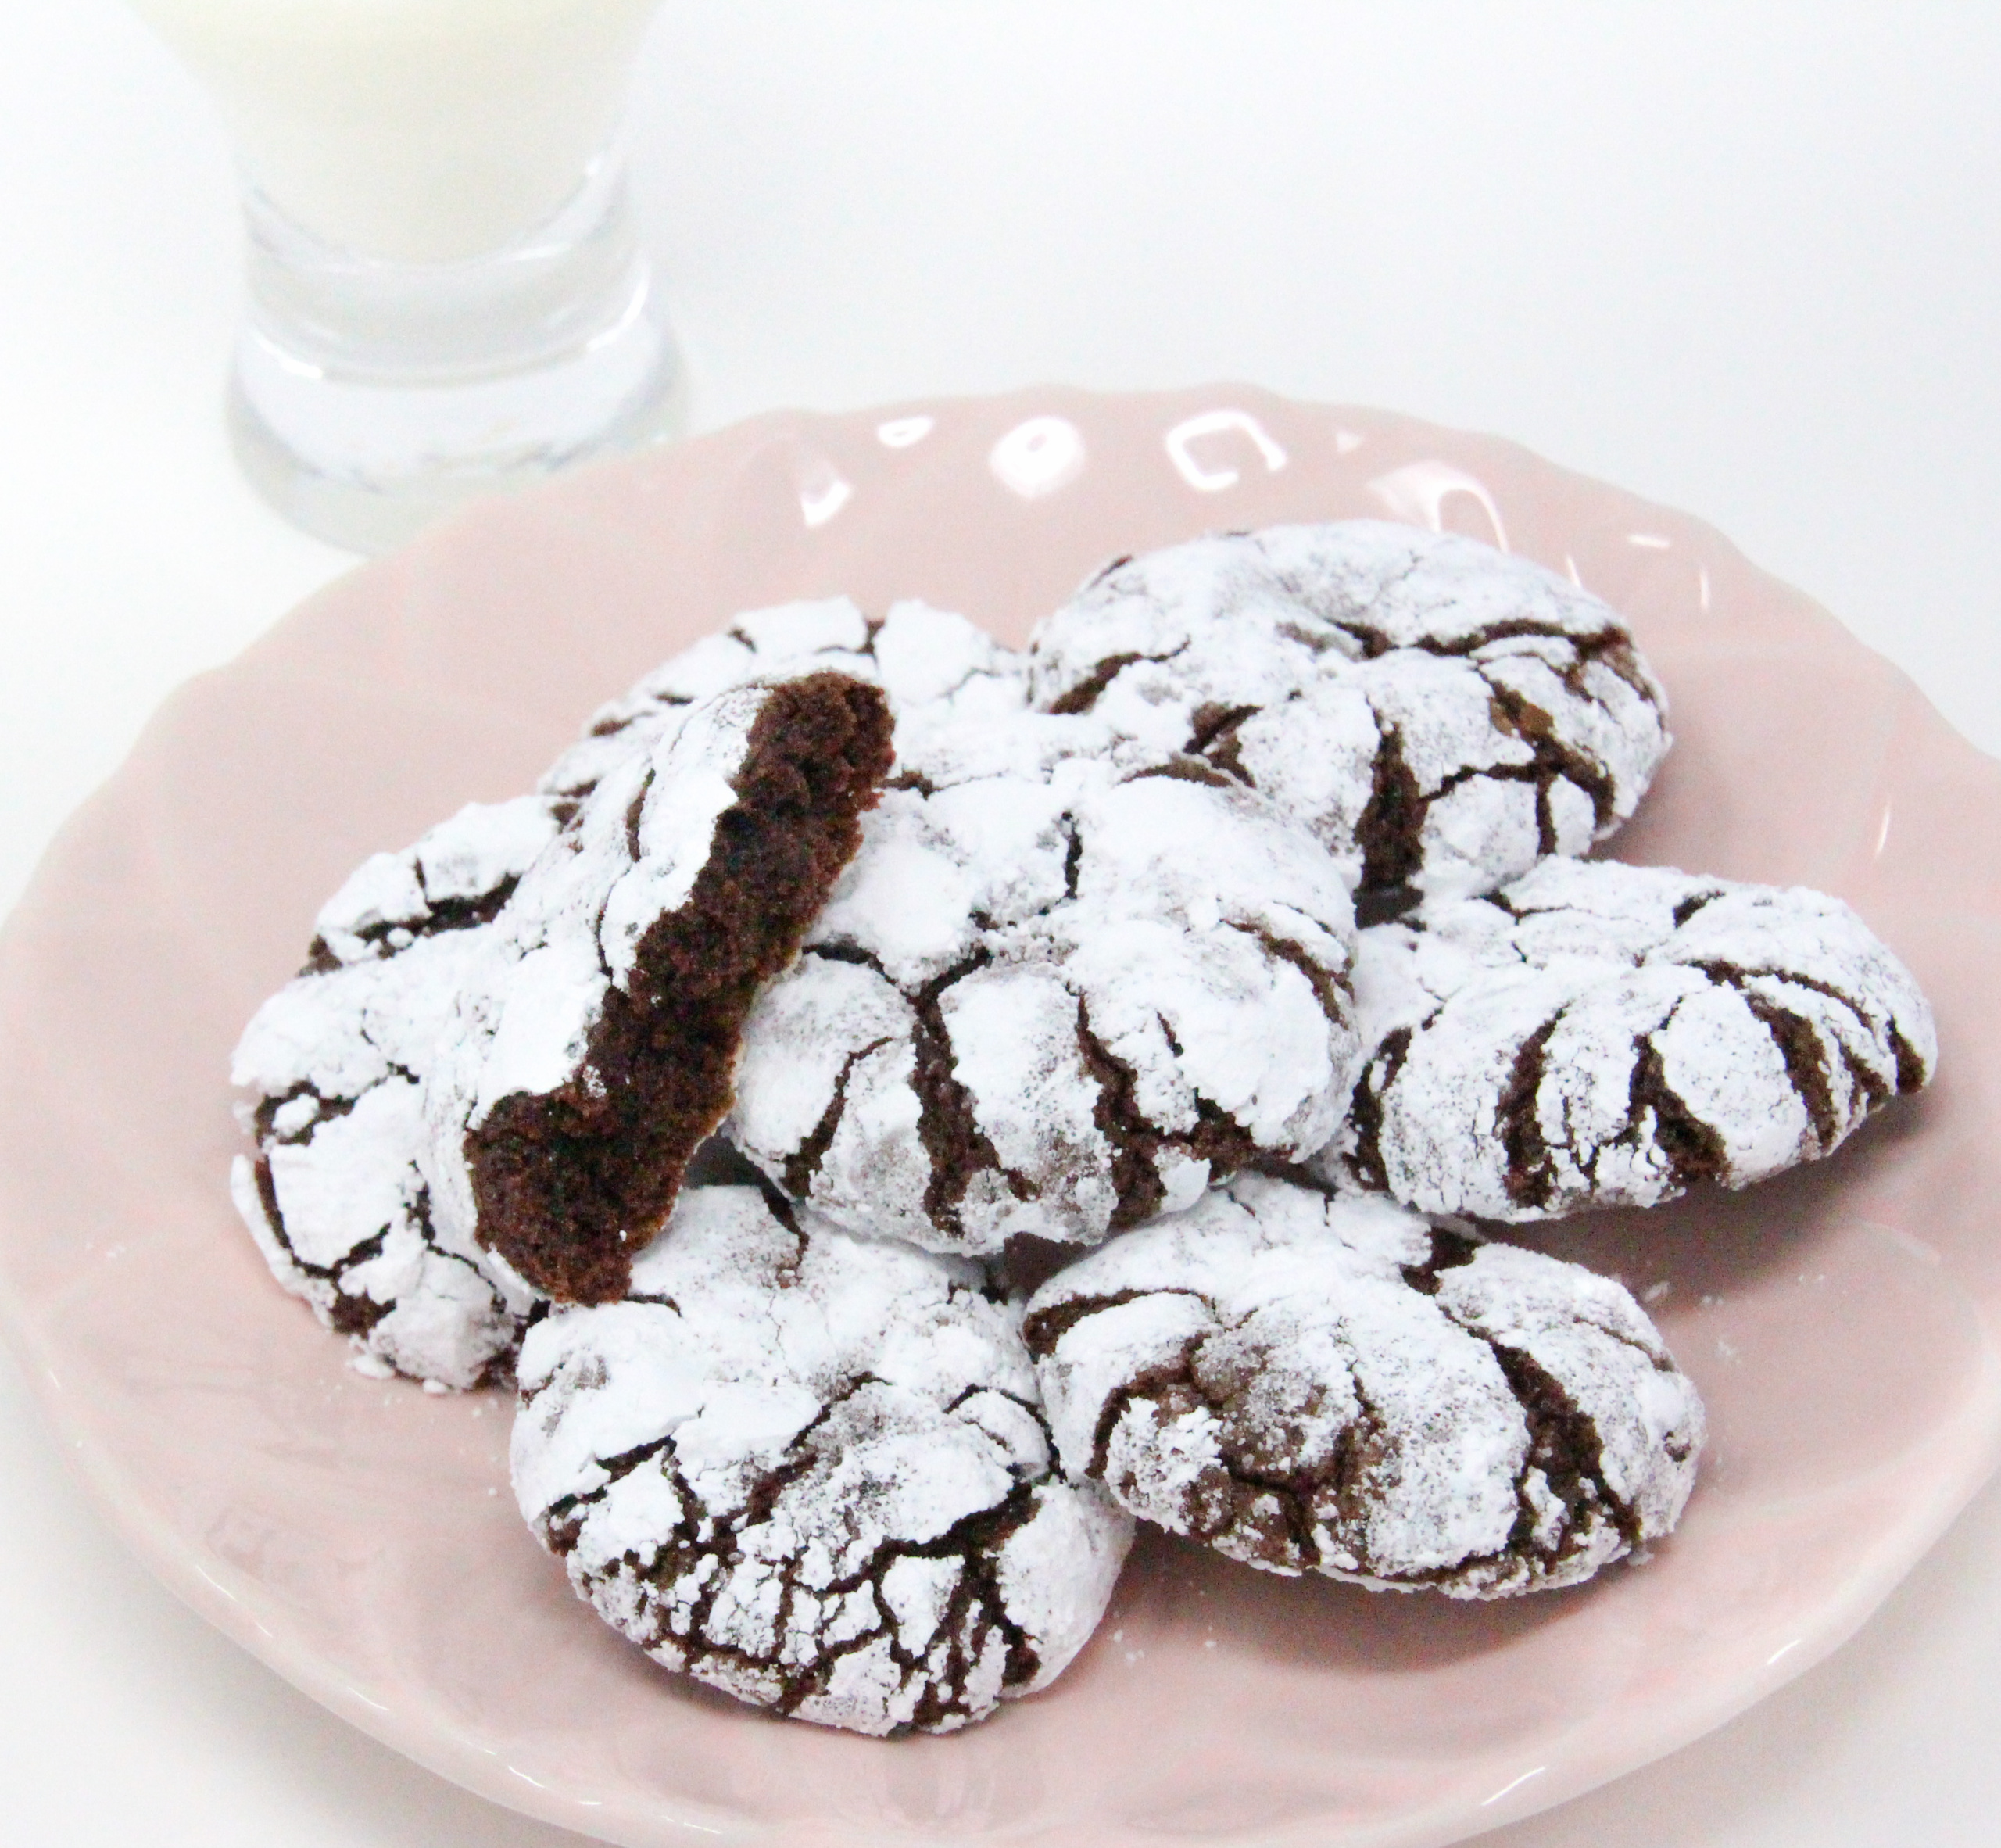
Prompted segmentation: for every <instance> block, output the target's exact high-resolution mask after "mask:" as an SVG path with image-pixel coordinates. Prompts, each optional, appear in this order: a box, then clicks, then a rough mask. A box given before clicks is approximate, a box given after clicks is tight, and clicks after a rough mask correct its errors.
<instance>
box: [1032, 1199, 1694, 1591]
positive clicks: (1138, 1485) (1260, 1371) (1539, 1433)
mask: <svg viewBox="0 0 2001 1848" xmlns="http://www.w3.org/2000/svg"><path fill="white" fill-rule="evenodd" d="M1026 1332H1027V1338H1028V1341H1029V1347H1030V1348H1031V1349H1032V1350H1033V1352H1034V1353H1035V1355H1036V1371H1037V1373H1038V1375H1039V1377H1040V1380H1041V1382H1042V1388H1043V1395H1044V1399H1045V1402H1046V1403H1047V1406H1048V1409H1049V1418H1050V1423H1051V1427H1052V1428H1053V1429H1054V1432H1055V1434H1056V1441H1057V1444H1058V1449H1059V1451H1060V1452H1061V1457H1062V1459H1063V1466H1064V1468H1065V1472H1066V1473H1067V1474H1069V1476H1070V1477H1071V1478H1072V1480H1073V1481H1097V1482H1102V1483H1103V1484H1104V1485H1105V1486H1106V1488H1108V1489H1109V1490H1110V1492H1111V1494H1112V1495H1113V1496H1114V1497H1115V1499H1117V1500H1118V1501H1119V1502H1120V1503H1121V1504H1122V1506H1125V1507H1126V1508H1128V1509H1129V1510H1131V1511H1132V1512H1133V1513H1135V1514H1137V1515H1140V1516H1142V1517H1144V1518H1146V1519H1147V1520H1152V1521H1155V1522H1158V1524H1160V1525H1161V1526H1162V1527H1166V1528H1167V1529H1168V1530H1169V1531H1171V1532H1173V1533H1177V1534H1183V1535H1189V1536H1190V1537H1191V1538H1196V1539H1198V1540H1201V1541H1205V1542H1207V1543H1208V1545H1212V1546H1213V1547H1215V1548H1216V1549H1218V1550H1219V1552H1222V1553H1226V1554H1228V1555H1229V1556H1231V1557H1232V1558H1234V1559H1239V1560H1245V1561H1247V1563H1250V1564H1251V1565H1254V1566H1260V1567H1265V1568H1266V1569H1268V1570H1273V1571H1276V1572H1285V1573H1292V1572H1301V1571H1317V1572H1323V1573H1326V1574H1328V1575H1330V1577H1333V1578H1344V1579H1352V1580H1356V1581H1360V1582H1362V1583H1364V1584H1367V1585H1374V1586H1376V1587H1379V1588H1387V1589H1397V1590H1416V1589H1419V1588H1426V1587H1430V1588H1436V1589H1438V1590H1441V1591H1443V1592H1445V1593H1446V1594H1447V1595H1448V1596H1452V1597H1457V1598H1494V1597H1502V1596H1509V1595H1511V1594H1512V1593H1515V1592H1527V1591H1536V1590H1541V1589H1545V1588H1551V1587H1554V1586H1558V1585H1573V1584H1575V1583H1577V1581H1580V1580H1582V1579H1584V1578H1589V1577H1590V1576H1591V1574H1593V1573H1594V1572H1595V1571H1597V1570H1598V1569H1599V1567H1602V1566H1604V1565H1605V1564H1606V1563H1609V1562H1610V1561H1612V1560H1616V1559H1618V1558H1620V1557H1621V1556H1624V1555H1627V1554H1628V1553H1632V1552H1633V1551H1634V1550H1635V1549H1638V1548H1640V1547H1642V1546H1644V1545H1646V1544H1647V1543H1648V1542H1652V1541H1654V1540H1656V1539H1659V1538H1661V1537H1662V1536H1663V1535H1666V1534H1667V1533H1668V1532H1669V1531H1670V1530H1671V1529H1672V1528H1673V1526H1674V1524H1675V1523H1676V1521H1677V1519H1678V1518H1679V1517H1680V1515H1681V1510H1682V1507H1683V1505H1684V1503H1685V1502H1687V1500H1688V1494H1689V1491H1690V1489H1691V1487H1692V1485H1693V1483H1694V1480H1695V1454H1696V1452H1697V1451H1698V1449H1699V1448H1700V1447H1701V1445H1702V1437H1703V1418H1702V1405H1701V1402H1700V1401H1699V1399H1698V1398H1697V1396H1696V1394H1695V1388H1694V1387H1693V1386H1692V1385H1691V1384H1690V1383H1689V1381H1688V1379H1687V1378H1686V1377H1684V1375H1683V1374H1682V1373H1680V1372H1679V1371H1678V1370H1677V1369H1676V1367H1675V1366H1674V1363H1673V1361H1672V1360H1671V1359H1670V1358H1669V1356H1668V1355H1667V1353H1666V1350H1665V1349H1664V1348H1663V1347H1662V1346H1661V1344H1660V1340H1659V1336H1658V1335H1657V1334H1656V1333H1655V1331H1654V1329H1653V1327H1652V1324H1651V1323H1649V1322H1648V1320H1647V1318H1646V1317H1645V1315H1643V1314H1642V1313H1641V1311H1640V1309H1639V1308H1638V1305H1636V1304H1635V1303H1634V1301H1633V1299H1632V1298H1631V1296H1630V1295H1627V1292H1626V1291H1624V1290H1623V1289H1622V1288H1620V1286H1619V1285H1618V1284H1615V1283H1613V1282H1611V1281H1610V1280H1608V1279H1606V1278H1604V1277H1597V1276H1594V1275H1593V1274H1592V1273H1590V1272H1588V1271H1586V1270H1582V1269H1580V1267H1579V1266H1576V1265H1573V1264H1565V1263H1561V1262H1558V1261H1557V1260H1555V1259H1551V1258H1545V1257H1543V1256H1541V1255H1538V1254H1537V1253H1535V1252H1526V1251H1521V1250H1518V1249H1516V1248H1513V1247H1512V1246H1509V1245H1482V1244H1478V1243H1477V1242H1475V1241H1473V1240H1472V1239H1469V1238H1466V1237H1460V1236H1459V1235H1457V1234H1452V1233H1449V1232H1443V1231H1434V1230H1432V1229H1430V1227H1427V1226H1426V1224H1425V1223H1424V1222H1423V1220H1421V1219H1419V1218H1418V1217H1417V1216H1416V1215H1414V1214H1412V1213H1409V1212H1404V1211H1403V1210H1401V1209H1399V1208H1398V1207H1395V1206H1394V1205H1391V1204H1390V1203H1389V1202H1387V1201H1384V1200H1380V1199H1367V1198H1355V1197H1350V1198H1333V1199H1329V1198H1326V1197H1324V1196H1323V1195H1322V1194H1319V1193H1317V1192H1316V1191H1313V1190H1312V1189H1310V1188H1306V1187H1299V1186H1297V1185H1295V1184H1291V1183H1290V1182H1286V1181H1281V1180H1269V1179H1266V1178H1264V1177H1262V1176H1240V1177H1239V1178H1238V1179H1237V1180H1235V1181H1233V1182H1232V1183H1231V1184H1230V1185H1229V1186H1228V1187H1226V1188H1223V1189H1222V1190H1220V1191H1218V1192H1215V1193H1212V1194H1208V1196H1206V1197H1205V1198H1204V1199H1203V1200H1202V1201H1201V1202H1200V1203H1199V1204H1198V1205H1196V1206H1195V1207H1194V1209H1192V1210H1191V1211H1190V1212H1185V1213H1180V1214H1176V1215H1175V1216H1172V1217H1169V1218H1166V1219H1160V1220H1158V1221H1156V1222H1155V1223H1154V1224H1153V1225H1151V1226H1147V1227H1142V1228H1141V1229H1140V1230H1138V1231H1136V1232H1132V1233H1129V1234H1126V1237H1122V1238H1119V1239H1116V1240H1115V1241H1112V1242H1111V1244H1109V1245H1104V1246H1102V1247H1101V1248H1099V1249H1098V1250H1097V1251H1095V1252H1091V1253H1090V1255H1087V1256H1086V1257H1084V1258H1083V1259H1079V1261H1078V1262H1076V1263H1075V1264H1072V1265H1071V1266H1069V1267H1068V1268H1066V1269H1065V1270H1062V1271H1061V1272H1059V1273H1057V1275H1056V1276H1054V1277H1052V1278H1051V1279H1050V1280H1049V1281H1048V1282H1047V1283H1046V1284H1043V1287H1042V1288H1040V1290H1038V1291H1036V1293H1035V1295H1033V1297H1032V1298H1030V1299H1029V1305H1028V1316H1027V1322H1026Z"/></svg>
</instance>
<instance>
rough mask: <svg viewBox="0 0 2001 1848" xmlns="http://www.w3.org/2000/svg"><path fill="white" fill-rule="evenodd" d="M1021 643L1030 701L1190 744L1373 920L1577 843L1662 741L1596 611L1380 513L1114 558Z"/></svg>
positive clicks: (1658, 703) (1647, 678)
mask: <svg viewBox="0 0 2001 1848" xmlns="http://www.w3.org/2000/svg"><path fill="white" fill-rule="evenodd" d="M1029 653H1030V664H1031V687H1032V691H1033V697H1034V699H1035V700H1036V704H1038V705H1039V706H1040V707H1043V708H1044V709H1046V710H1047V711H1053V712H1090V713H1094V714H1097V715H1098V716H1099V717H1101V718H1103V719H1104V720H1105V721H1106V722H1108V724H1110V725H1112V726H1114V727H1115V728H1116V729H1119V730H1120V731H1122V732H1126V733H1128V734H1129V735H1130V736H1133V737H1135V738H1137V739H1140V740H1145V741H1147V742H1148V743H1151V744H1153V745H1154V746H1156V747H1161V748H1164V749H1167V750H1179V751H1185V752H1189V753H1192V754H1194V755H1196V756H1197V757H1201V758H1202V759H1203V760H1204V761H1205V762H1207V763H1208V764H1211V765H1213V766H1215V768H1217V769H1218V770H1219V771H1221V772H1223V773H1225V774H1226V775H1229V776H1230V777H1232V778H1234V779H1237V780H1238V781H1240V782H1241V783H1245V784H1247V785H1250V786H1253V787H1255V788H1256V789H1258V790H1261V791H1262V792H1263V793H1265V795H1266V796H1268V797H1270V798H1271V799H1272V800H1273V801H1274V802H1276V804H1278V805H1279V806H1280V807H1281V808H1283V809H1285V810H1286V811H1287V812H1289V813H1290V814H1292V815H1295V816H1297V817H1298V818H1299V819H1301V821H1303V822H1305V823H1306V824H1307V825H1308V826H1310V827H1312V829H1313V830H1314V832H1315V833H1316V835H1317V836H1319V839H1320V840H1321V841H1322V843H1323V844H1324V845H1325V846H1326V848H1327V850H1328V851H1329V852H1330V853H1331V854H1333V856H1334V857H1335V858H1336V859H1337V861H1339V863H1340V864H1341V867H1342V868H1343V871H1344V874H1345V876H1346V877H1347V878H1348V883H1349V884H1350V885H1351V886H1352V887H1355V888H1356V889H1357V890H1358V901H1357V902H1358V909H1359V911H1360V912H1361V915H1362V919H1363V922H1373V921H1376V919H1380V918H1382V917H1386V916H1390V915H1394V914H1395V913H1396V912H1397V911H1399V910H1400V909H1401V908H1405V907H1406V906H1408V905H1409V904H1412V903H1414V902H1416V901H1417V900H1419V899H1420V898H1422V897H1427V896H1437V895H1453V896H1457V895H1461V894H1466V893H1470V892H1482V891H1491V890H1492V889H1493V888H1494V886H1498V885H1499V884H1501V883H1502V882H1503V881H1505V880H1506V879H1510V878H1512V877H1513V876H1515V875H1516V874H1517V873H1520V872H1526V871H1527V869H1528V868H1529V867H1530V866H1531V865H1534V863H1535V861H1537V860H1538V859H1539V858H1543V857H1545V856H1547V855H1549V854H1580V853H1583V852H1584V851H1585V850H1586V849H1588V847H1591V845H1592V843H1594V842H1595V841H1598V840H1602V838H1603V837H1604V836H1606V835H1607V834H1609V833H1610V832H1611V831H1612V830H1613V829H1615V828H1616V827H1617V826H1619V824H1620V822H1623V821H1624V820H1625V819H1626V818H1627V817H1628V816H1629V815H1631V814H1632V812H1633V810H1634V805H1635V804H1637V803H1638V800H1639V799H1640V797H1641V795H1642V794H1643V793H1645V790H1646V788H1647V786H1648V783H1649V782H1650V781H1651V780H1652V777H1653V775H1654V772H1655V771H1656V769H1658V768H1659V765H1660V763H1661V760H1662V759H1663V757H1664V756H1665V755H1666V751H1667V748H1668V743H1669V739H1668V733H1667V729H1666V722H1665V709H1666V700H1665V697H1664V695H1663V693H1662V691H1661V689H1660V686H1659V682H1656V680H1655V679H1654V677H1653V675H1652V673H1651V672H1649V671H1648V668H1647V665H1646V664H1645V661H1643V660H1642V659H1641V656H1640V654H1639V650H1638V649H1637V648H1636V647H1635V646H1634V642H1633V638H1632V636H1631V634H1630V633H1629V632H1628V631H1627V628H1626V625H1624V623H1623V621H1621V620H1620V618H1619V617H1618V616H1617V615H1616V614H1615V613H1614V612H1613V611H1612V610H1611V609H1610V608H1609V607H1608V606H1607V605H1605V603H1602V602H1601V601H1600V600H1598V598H1596V597H1595V596H1591V595H1590V594H1589V593H1588V592H1586V591H1584V590H1582V589H1579V588H1578V587H1577V586H1575V585H1573V584H1572V583H1571V582H1569V581H1568V580H1567V579H1565V578H1559V577H1558V576H1556V575H1555V574H1553V573H1552V572H1550V571H1545V570H1544V569H1543V568H1541V566H1539V565H1536V564H1530V562H1528V561H1527V560H1524V559H1520V558H1516V557H1510V556H1509V555H1507V554H1505V553H1500V552H1497V551H1495V550H1493V549H1492V548H1491V546H1484V545H1480V544H1478V543H1476V542H1475V541H1473V540H1471V539H1462V538H1459V537H1457V536H1455V535H1452V534H1433V533H1427V532H1419V531H1418V530H1416V528H1412V527H1409V526H1401V525H1391V524H1387V523H1385V522H1381V521H1367V520H1356V521H1343V522H1339V523H1336V524H1333V525H1319V526H1278V527H1272V528H1266V529H1265V530H1264V531H1262V532H1255V533H1236V534H1231V535H1226V536H1222V537H1216V538H1209V539H1197V540H1194V541H1193V542H1192V543H1188V544H1186V545H1180V546H1170V547H1169V548H1168V549H1167V550H1164V551H1159V552H1154V553H1147V554H1146V555H1145V556H1144V557H1138V558H1129V559H1122V560H1119V561H1118V562H1116V563H1115V564H1111V565H1109V566H1108V567H1107V568H1105V569H1104V571H1101V573H1100V574H1099V575H1097V577H1095V578H1093V579H1092V580H1091V581H1090V582H1089V583H1087V584H1086V585H1085V586H1084V587H1083V589H1081V590H1080V591H1079V592H1078V593H1077V594H1076V596H1074V597H1073V598H1072V600H1070V601H1069V603H1067V604H1065V606H1064V607H1062V608H1061V609H1060V610H1058V611H1057V612H1056V613H1055V614H1054V615H1052V616H1050V617H1048V618H1045V619H1044V620H1043V622H1042V623H1041V624H1040V625H1039V626H1038V628H1037V629H1036V632H1035V634H1034V636H1033V638H1032V639H1031V642H1030V649H1029Z"/></svg>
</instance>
